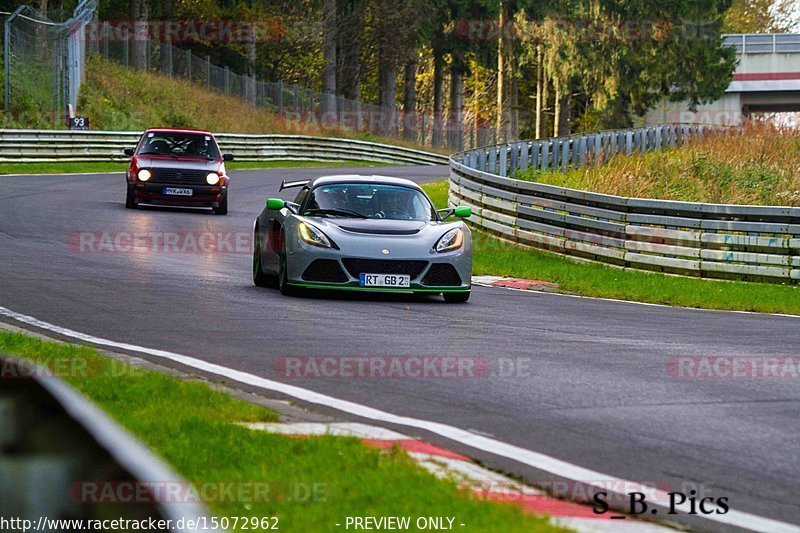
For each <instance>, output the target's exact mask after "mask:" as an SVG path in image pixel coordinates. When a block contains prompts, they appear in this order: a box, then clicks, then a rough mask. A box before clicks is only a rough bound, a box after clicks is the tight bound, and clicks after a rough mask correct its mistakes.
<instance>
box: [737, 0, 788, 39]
mask: <svg viewBox="0 0 800 533" xmlns="http://www.w3.org/2000/svg"><path fill="white" fill-rule="evenodd" d="M789 9H790V4H789V3H788V2H785V1H783V0H733V4H732V5H731V8H730V9H729V10H728V13H727V14H726V15H725V25H724V28H723V29H724V31H725V32H726V33H780V32H787V31H790V27H791V19H790V18H789V17H788V16H787V15H788V11H789Z"/></svg>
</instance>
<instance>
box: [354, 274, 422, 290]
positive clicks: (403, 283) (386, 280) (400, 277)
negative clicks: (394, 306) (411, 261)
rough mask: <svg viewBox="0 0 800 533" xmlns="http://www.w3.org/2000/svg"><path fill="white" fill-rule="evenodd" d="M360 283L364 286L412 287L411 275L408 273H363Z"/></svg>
mask: <svg viewBox="0 0 800 533" xmlns="http://www.w3.org/2000/svg"><path fill="white" fill-rule="evenodd" d="M359 284H360V285H361V286H362V287H410V286H411V276H409V275H408V274H361V276H359Z"/></svg>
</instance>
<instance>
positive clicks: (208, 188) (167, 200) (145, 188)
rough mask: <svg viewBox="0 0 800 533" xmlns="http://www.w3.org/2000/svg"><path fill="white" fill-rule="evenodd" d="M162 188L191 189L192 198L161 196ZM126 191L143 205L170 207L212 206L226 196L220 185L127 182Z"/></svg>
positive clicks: (226, 190) (225, 188)
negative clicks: (151, 203)
mask: <svg viewBox="0 0 800 533" xmlns="http://www.w3.org/2000/svg"><path fill="white" fill-rule="evenodd" d="M164 187H176V188H181V189H192V193H193V194H192V196H173V195H166V194H163V190H164ZM128 189H130V190H132V191H133V194H134V197H135V198H136V199H137V200H139V201H141V202H145V203H149V202H154V203H159V204H161V203H164V204H171V205H212V206H215V207H216V206H217V204H218V203H219V202H220V201H221V200H222V198H223V197H224V196H225V195H226V194H227V192H228V187H227V186H222V185H213V186H212V185H172V184H169V183H149V182H133V183H131V182H129V183H128Z"/></svg>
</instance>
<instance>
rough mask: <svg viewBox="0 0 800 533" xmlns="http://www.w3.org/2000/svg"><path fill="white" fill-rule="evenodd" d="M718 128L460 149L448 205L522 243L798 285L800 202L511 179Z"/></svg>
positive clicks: (631, 263) (644, 265)
mask: <svg viewBox="0 0 800 533" xmlns="http://www.w3.org/2000/svg"><path fill="white" fill-rule="evenodd" d="M716 134H719V130H716V129H712V128H708V127H703V126H683V125H670V126H659V127H655V128H643V129H636V130H625V131H613V132H601V133H597V134H584V135H574V136H571V137H563V138H556V139H547V140H541V141H524V142H515V143H510V144H508V145H502V146H491V147H487V148H479V149H477V150H470V151H467V152H460V153H458V154H454V155H453V156H451V158H450V202H451V203H452V204H467V205H470V206H471V207H472V208H473V216H472V217H471V218H470V219H469V220H470V221H471V222H472V223H473V224H475V225H477V226H479V227H481V228H484V229H486V230H489V231H492V232H494V233H496V234H498V235H499V236H501V237H503V238H505V239H508V240H511V241H513V242H517V243H520V244H524V245H529V246H535V247H538V248H543V249H547V250H551V251H555V252H560V253H563V254H568V255H573V256H577V257H582V258H586V259H591V260H595V261H602V262H605V263H611V264H614V265H619V266H626V267H632V268H640V269H646V270H657V271H662V272H669V273H677V274H684V275H690V276H699V277H715V278H737V279H742V278H743V279H753V280H762V281H763V280H770V281H786V282H790V281H791V282H796V280H798V279H800V207H780V206H775V207H773V206H750V205H728V204H704V203H695V202H675V201H667V200H650V199H645V198H625V197H621V196H613V195H608V194H599V193H593V192H588V191H580V190H575V189H568V188H565V187H556V186H554V185H546V184H542V183H536V182H533V181H525V180H517V179H513V178H510V177H508V176H509V175H513V173H514V172H515V171H516V170H518V169H520V170H524V169H526V168H529V167H535V168H538V169H541V170H543V171H547V170H563V169H569V168H575V167H578V166H583V165H588V164H593V163H602V162H603V161H605V160H607V158H609V157H612V156H614V155H616V154H619V153H627V154H630V153H633V152H645V151H651V150H657V149H661V148H665V147H671V146H680V145H682V144H684V143H685V142H686V141H687V140H689V139H692V138H695V137H701V136H703V135H716Z"/></svg>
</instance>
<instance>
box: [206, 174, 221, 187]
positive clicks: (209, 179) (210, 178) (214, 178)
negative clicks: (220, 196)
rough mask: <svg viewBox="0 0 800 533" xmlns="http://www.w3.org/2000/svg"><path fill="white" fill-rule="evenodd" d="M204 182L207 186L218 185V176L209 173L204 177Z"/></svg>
mask: <svg viewBox="0 0 800 533" xmlns="http://www.w3.org/2000/svg"><path fill="white" fill-rule="evenodd" d="M206 182H207V183H208V184H209V185H216V184H217V183H219V174H217V173H216V172H209V173H208V175H207V176H206Z"/></svg>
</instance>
